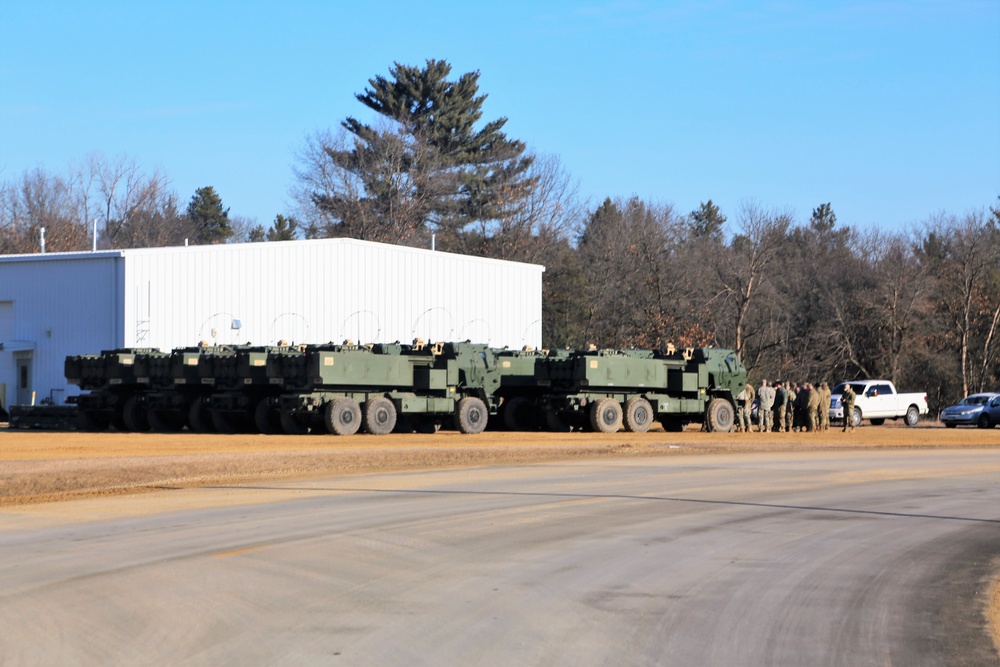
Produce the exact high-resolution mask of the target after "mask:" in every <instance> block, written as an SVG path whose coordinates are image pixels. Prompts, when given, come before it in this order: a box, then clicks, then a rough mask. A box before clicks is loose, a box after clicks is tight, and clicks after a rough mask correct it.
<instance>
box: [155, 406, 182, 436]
mask: <svg viewBox="0 0 1000 667" xmlns="http://www.w3.org/2000/svg"><path fill="white" fill-rule="evenodd" d="M146 419H148V420H149V429H150V430H151V431H155V432H156V433H176V432H177V431H180V430H181V429H182V428H184V418H183V417H181V416H180V415H179V414H177V413H176V412H174V411H172V410H147V411H146Z"/></svg>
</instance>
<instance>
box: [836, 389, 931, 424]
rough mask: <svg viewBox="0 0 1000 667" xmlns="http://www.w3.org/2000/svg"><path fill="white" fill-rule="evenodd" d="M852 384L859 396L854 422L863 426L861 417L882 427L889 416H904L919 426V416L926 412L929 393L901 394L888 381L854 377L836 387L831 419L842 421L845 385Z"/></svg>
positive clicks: (856, 402)
mask: <svg viewBox="0 0 1000 667" xmlns="http://www.w3.org/2000/svg"><path fill="white" fill-rule="evenodd" d="M847 384H849V385H851V389H853V390H854V393H855V394H856V395H857V397H856V398H855V399H854V414H853V415H852V417H853V419H854V425H855V426H860V425H861V420H862V419H867V420H868V421H870V422H871V423H872V424H873V425H874V426H881V425H882V424H884V423H885V420H886V419H899V418H900V417H902V418H903V419H904V420H905V421H906V425H907V426H916V425H917V422H918V421H919V420H920V415H926V414H927V394H926V393H920V392H917V393H910V394H900V393H898V392H897V391H896V387H895V386H894V385H893V384H892V383H891V382H889V381H888V380H852V381H850V382H841V383H840V384H838V385H837V386H836V387H834V388H833V393H832V395H831V396H830V421H840V420H842V419H843V418H844V406H843V405H842V404H841V402H840V397H841V395H842V394H843V393H844V385H847Z"/></svg>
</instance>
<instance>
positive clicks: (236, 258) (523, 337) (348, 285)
mask: <svg viewBox="0 0 1000 667" xmlns="http://www.w3.org/2000/svg"><path fill="white" fill-rule="evenodd" d="M125 255H126V264H125V266H126V277H125V284H126V285H127V286H128V287H127V288H126V292H127V293H126V294H125V313H124V315H125V316H124V322H125V340H126V344H127V345H138V346H150V347H160V348H163V349H170V348H172V347H178V346H181V345H194V344H196V343H198V342H199V341H201V340H205V341H208V342H210V343H212V342H214V343H246V342H250V343H253V344H258V345H262V344H267V343H273V342H276V341H278V340H281V339H284V340H288V341H294V342H326V341H335V342H340V341H342V340H344V339H352V340H356V341H358V342H362V343H369V342H391V341H394V340H400V341H404V342H409V341H410V340H412V339H413V338H415V337H421V338H424V339H427V340H465V339H471V340H473V341H475V342H486V343H490V344H492V345H497V346H503V345H510V346H512V347H520V346H522V345H533V346H540V345H541V331H542V327H541V317H542V303H541V292H542V271H543V267H540V266H536V265H530V264H520V263H516V262H501V261H496V260H488V259H482V258H475V257H467V256H463V255H453V254H449V253H441V252H432V251H429V250H420V249H414V248H405V247H401V246H390V245H384V244H376V243H367V242H363V241H356V240H352V239H325V240H317V241H289V242H283V243H259V244H243V245H229V246H199V247H190V248H161V249H151V250H131V251H125ZM234 321H238V324H239V328H238V329H237V328H234Z"/></svg>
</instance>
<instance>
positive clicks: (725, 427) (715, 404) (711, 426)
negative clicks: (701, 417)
mask: <svg viewBox="0 0 1000 667" xmlns="http://www.w3.org/2000/svg"><path fill="white" fill-rule="evenodd" d="M705 423H706V424H707V425H708V430H709V431H710V432H712V433H716V432H718V433H728V432H730V431H732V430H733V424H735V423H736V412H735V411H734V410H733V404H732V403H730V402H729V401H727V400H726V399H724V398H713V399H712V400H711V401H709V403H708V413H707V415H706V420H705Z"/></svg>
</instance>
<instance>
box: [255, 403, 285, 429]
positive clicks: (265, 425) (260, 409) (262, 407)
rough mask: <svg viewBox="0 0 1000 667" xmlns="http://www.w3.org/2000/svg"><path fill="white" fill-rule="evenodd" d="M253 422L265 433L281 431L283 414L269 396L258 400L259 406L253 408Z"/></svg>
mask: <svg viewBox="0 0 1000 667" xmlns="http://www.w3.org/2000/svg"><path fill="white" fill-rule="evenodd" d="M253 423H254V426H256V427H257V431H258V432H259V433H264V434H265V435H271V434H274V433H280V432H281V431H282V428H281V416H280V415H279V414H278V411H277V410H276V409H275V408H274V407H273V406H272V405H271V401H270V399H267V398H262V399H260V400H259V401H257V407H255V408H254V410H253Z"/></svg>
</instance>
